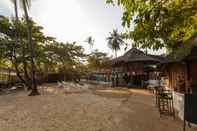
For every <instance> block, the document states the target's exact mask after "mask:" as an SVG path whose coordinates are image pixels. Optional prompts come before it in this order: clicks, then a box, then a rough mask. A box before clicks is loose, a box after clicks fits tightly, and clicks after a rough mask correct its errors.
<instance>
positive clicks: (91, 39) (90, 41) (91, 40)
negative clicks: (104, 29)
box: [85, 36, 95, 51]
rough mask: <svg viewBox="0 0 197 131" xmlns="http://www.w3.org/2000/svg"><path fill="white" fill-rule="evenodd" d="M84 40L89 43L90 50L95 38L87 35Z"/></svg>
mask: <svg viewBox="0 0 197 131" xmlns="http://www.w3.org/2000/svg"><path fill="white" fill-rule="evenodd" d="M85 42H87V43H88V44H89V46H90V50H91V51H92V48H93V46H94V42H95V40H94V39H93V38H92V36H89V37H88V38H87V39H86V40H85Z"/></svg>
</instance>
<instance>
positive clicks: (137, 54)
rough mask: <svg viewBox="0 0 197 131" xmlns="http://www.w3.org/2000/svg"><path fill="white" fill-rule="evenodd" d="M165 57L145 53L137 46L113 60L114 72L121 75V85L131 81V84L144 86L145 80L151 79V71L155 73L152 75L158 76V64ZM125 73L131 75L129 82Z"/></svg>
mask: <svg viewBox="0 0 197 131" xmlns="http://www.w3.org/2000/svg"><path fill="white" fill-rule="evenodd" d="M164 59H165V58H164V57H161V56H154V55H149V54H145V53H144V52H143V51H141V50H138V49H137V48H132V49H130V50H129V51H128V52H126V53H125V54H124V55H123V56H120V57H118V58H115V59H113V60H112V66H113V74H114V75H115V77H117V76H118V77H119V82H118V83H119V84H120V85H121V86H122V85H125V84H128V82H129V83H130V84H131V86H140V87H143V85H144V81H147V80H149V79H150V76H151V73H152V74H155V75H152V76H157V75H156V74H157V70H156V65H157V64H159V63H162V62H163V60H164ZM125 75H127V77H128V76H129V81H128V82H126V81H125V79H124V77H125ZM154 79H156V78H154ZM125 82H126V83H125Z"/></svg>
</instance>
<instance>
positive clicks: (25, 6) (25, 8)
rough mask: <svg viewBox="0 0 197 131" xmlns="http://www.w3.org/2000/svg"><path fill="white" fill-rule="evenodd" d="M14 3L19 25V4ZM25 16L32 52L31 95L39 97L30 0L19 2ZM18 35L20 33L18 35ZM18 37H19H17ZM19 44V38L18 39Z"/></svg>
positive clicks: (14, 0) (13, 0)
mask: <svg viewBox="0 0 197 131" xmlns="http://www.w3.org/2000/svg"><path fill="white" fill-rule="evenodd" d="M12 2H13V3H14V9H15V16H16V23H17V24H18V21H19V18H18V3H17V0H12ZM19 2H20V3H19V4H20V5H21V7H22V9H23V11H24V14H25V20H26V22H27V27H28V43H29V50H30V52H31V69H32V70H31V73H32V74H31V78H32V92H31V93H30V96H32V95H39V92H38V90H37V84H36V78H35V74H36V66H35V52H34V47H33V42H32V22H31V20H30V18H29V14H28V8H29V7H30V0H20V1H19ZM17 35H18V33H17ZM17 37H18V36H17ZM17 42H18V38H17Z"/></svg>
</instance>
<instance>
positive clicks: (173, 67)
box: [161, 46, 197, 120]
mask: <svg viewBox="0 0 197 131" xmlns="http://www.w3.org/2000/svg"><path fill="white" fill-rule="evenodd" d="M167 58H168V61H167V62H166V63H163V64H162V68H161V70H163V71H164V72H163V73H164V74H165V75H166V84H165V87H166V88H167V89H169V90H172V92H173V102H174V109H175V112H176V114H177V115H178V117H179V118H180V119H182V120H183V119H184V109H185V108H184V107H185V106H184V105H185V104H184V103H185V102H184V100H185V95H184V94H185V93H197V68H196V67H197V47H196V46H193V47H192V48H191V50H190V52H189V54H188V55H186V56H185V57H183V58H181V59H178V58H177V56H176V54H175V53H173V54H170V55H169V56H168V57H167Z"/></svg>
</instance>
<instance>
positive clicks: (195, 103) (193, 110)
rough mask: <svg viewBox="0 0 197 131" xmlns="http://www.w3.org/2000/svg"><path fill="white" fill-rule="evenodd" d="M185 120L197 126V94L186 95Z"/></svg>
mask: <svg viewBox="0 0 197 131" xmlns="http://www.w3.org/2000/svg"><path fill="white" fill-rule="evenodd" d="M184 118H185V120H186V121H188V122H191V123H194V124H197V94H185V111H184Z"/></svg>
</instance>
